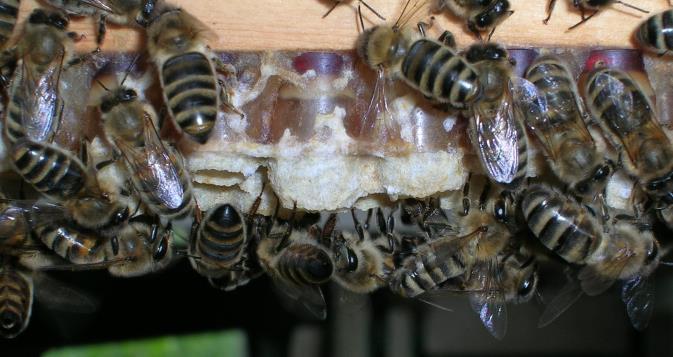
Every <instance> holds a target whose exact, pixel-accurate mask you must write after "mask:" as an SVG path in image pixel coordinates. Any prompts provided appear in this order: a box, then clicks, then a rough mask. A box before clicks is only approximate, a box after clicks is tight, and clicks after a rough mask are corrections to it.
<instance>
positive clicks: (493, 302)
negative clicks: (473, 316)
mask: <svg viewBox="0 0 673 357" xmlns="http://www.w3.org/2000/svg"><path fill="white" fill-rule="evenodd" d="M470 279H478V280H479V281H481V282H483V287H484V290H483V292H477V293H474V294H471V295H470V305H471V306H472V309H473V310H474V312H476V313H477V314H478V315H479V319H480V320H481V322H482V323H483V324H484V327H486V329H487V330H488V332H489V333H490V334H491V335H493V337H495V338H497V339H498V340H502V338H503V337H505V334H506V333H507V304H506V302H505V297H504V294H503V292H502V284H501V282H500V269H499V267H498V263H497V260H496V259H492V260H491V261H490V262H488V263H486V264H485V265H484V266H483V267H482V268H480V269H476V270H475V271H473V272H472V276H471V277H470Z"/></svg>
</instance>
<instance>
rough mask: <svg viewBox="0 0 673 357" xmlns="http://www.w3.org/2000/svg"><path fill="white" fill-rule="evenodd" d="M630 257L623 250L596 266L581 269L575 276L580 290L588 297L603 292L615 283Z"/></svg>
mask: <svg viewBox="0 0 673 357" xmlns="http://www.w3.org/2000/svg"><path fill="white" fill-rule="evenodd" d="M632 256H633V252H632V251H630V250H628V249H626V248H623V249H621V250H620V252H619V253H618V254H617V255H616V256H615V257H614V258H611V259H607V260H606V261H605V262H602V263H600V264H599V265H598V266H593V265H587V266H585V267H584V268H582V270H580V272H579V275H578V276H577V277H578V278H579V280H580V283H581V285H582V290H583V291H584V292H585V293H586V294H587V295H589V296H596V295H600V294H602V293H603V292H605V290H607V289H609V288H610V287H611V286H612V284H614V283H615V281H617V279H618V277H619V275H620V273H621V272H622V270H624V267H625V266H626V263H628V261H629V259H631V257H632Z"/></svg>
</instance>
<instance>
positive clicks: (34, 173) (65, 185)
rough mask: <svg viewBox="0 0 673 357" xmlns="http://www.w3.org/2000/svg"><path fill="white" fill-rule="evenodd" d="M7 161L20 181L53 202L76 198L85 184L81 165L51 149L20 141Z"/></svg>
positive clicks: (66, 154) (62, 152) (36, 143)
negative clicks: (9, 160)
mask: <svg viewBox="0 0 673 357" xmlns="http://www.w3.org/2000/svg"><path fill="white" fill-rule="evenodd" d="M10 158H11V161H12V164H13V165H14V168H15V170H16V172H17V173H18V174H19V175H21V177H23V179H24V180H26V181H27V182H28V183H30V184H31V185H32V186H33V187H34V188H35V189H36V190H38V191H39V192H41V193H43V194H45V195H48V196H50V197H52V198H55V199H57V200H60V201H63V200H66V199H68V198H72V197H74V196H76V195H77V194H79V193H80V192H82V191H83V190H84V188H85V186H86V184H87V170H86V168H85V166H84V164H82V162H81V161H80V160H79V159H78V158H77V157H75V156H74V155H72V154H71V153H69V152H67V151H66V150H63V149H61V148H59V147H57V146H55V145H52V144H47V143H39V142H34V141H31V140H26V139H22V140H19V141H18V142H17V143H16V144H15V145H14V147H13V148H12V151H11V153H10Z"/></svg>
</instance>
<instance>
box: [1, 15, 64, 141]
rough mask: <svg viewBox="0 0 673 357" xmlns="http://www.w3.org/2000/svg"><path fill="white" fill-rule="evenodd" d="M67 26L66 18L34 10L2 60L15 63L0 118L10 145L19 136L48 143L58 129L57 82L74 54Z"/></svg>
mask: <svg viewBox="0 0 673 357" xmlns="http://www.w3.org/2000/svg"><path fill="white" fill-rule="evenodd" d="M67 27H68V19H67V18H66V17H65V16H64V15H63V14H61V13H60V12H55V11H47V10H43V9H36V10H34V11H33V12H32V13H31V14H30V17H29V18H28V22H26V24H25V28H24V31H23V36H22V37H21V40H20V41H19V43H18V44H17V46H16V47H15V48H12V49H10V50H9V51H10V52H11V55H7V56H6V57H7V58H5V59H4V60H6V61H8V60H10V59H11V60H14V59H16V60H17V62H16V70H15V71H14V75H13V77H12V80H11V84H10V86H9V89H8V97H9V100H8V103H7V110H6V111H5V115H4V135H5V138H6V139H7V140H8V142H9V143H10V144H15V143H16V141H17V140H19V139H20V138H23V137H27V138H29V139H31V140H34V141H38V142H51V140H52V139H53V137H54V135H55V134H56V131H57V130H58V127H59V125H60V122H61V116H62V113H63V106H64V104H63V100H62V98H61V96H60V95H59V80H60V78H61V72H62V71H63V67H64V63H67V62H68V61H69V60H70V59H71V58H72V54H73V53H74V48H73V40H72V38H71V37H69V33H68V32H67Z"/></svg>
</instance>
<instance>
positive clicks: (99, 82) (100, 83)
mask: <svg viewBox="0 0 673 357" xmlns="http://www.w3.org/2000/svg"><path fill="white" fill-rule="evenodd" d="M96 82H97V83H98V85H99V86H101V87H103V89H105V91H106V92H109V91H110V90H109V89H108V87H106V86H105V84H103V82H101V81H100V80H99V79H96Z"/></svg>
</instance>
